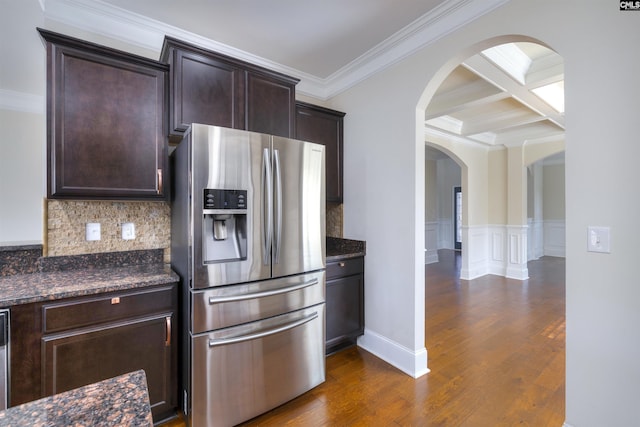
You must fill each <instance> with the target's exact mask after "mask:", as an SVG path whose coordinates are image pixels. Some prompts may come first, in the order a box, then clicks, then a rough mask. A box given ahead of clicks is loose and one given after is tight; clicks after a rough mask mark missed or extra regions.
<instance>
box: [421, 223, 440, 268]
mask: <svg viewBox="0 0 640 427" xmlns="http://www.w3.org/2000/svg"><path fill="white" fill-rule="evenodd" d="M438 231H439V223H438V221H431V222H426V223H425V224H424V263H425V264H432V263H435V262H438V242H439V238H438Z"/></svg>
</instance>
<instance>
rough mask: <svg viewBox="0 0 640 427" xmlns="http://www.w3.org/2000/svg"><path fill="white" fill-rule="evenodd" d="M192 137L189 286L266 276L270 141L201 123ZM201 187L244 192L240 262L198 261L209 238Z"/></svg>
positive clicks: (199, 286)
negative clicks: (243, 245) (244, 243)
mask: <svg viewBox="0 0 640 427" xmlns="http://www.w3.org/2000/svg"><path fill="white" fill-rule="evenodd" d="M191 133H192V137H191V143H192V165H193V166H192V184H191V198H192V204H193V211H192V215H193V229H192V230H193V252H194V257H193V264H194V266H193V270H194V275H193V287H194V288H196V289H202V288H208V287H212V286H222V285H227V284H234V283H243V282H249V281H254V280H262V279H267V278H269V277H270V276H271V265H270V259H269V254H270V249H269V247H268V246H269V244H268V238H269V236H268V235H267V233H268V232H269V230H272V228H271V227H272V226H270V224H269V221H268V219H269V213H270V212H272V210H271V204H270V199H269V197H268V196H269V194H270V192H271V187H270V186H269V182H270V181H271V180H272V177H271V173H272V170H271V163H270V158H269V157H270V144H271V137H270V136H269V135H263V134H259V133H255V132H247V131H241V130H235V129H228V128H221V127H217V126H206V125H200V124H193V125H192V129H191ZM205 189H222V190H246V191H247V209H246V230H245V232H246V236H244V234H243V236H241V237H243V238H246V240H247V254H246V258H245V259H242V260H234V261H229V262H210V261H208V260H205V259H203V252H204V251H203V248H204V245H205V244H206V242H205V241H204V240H205V239H213V236H211V233H210V232H208V231H209V230H208V229H207V230H205V228H206V227H205V224H204V217H205V211H204V209H203V208H204V200H203V199H204V190H205ZM265 212H266V213H267V214H265ZM229 238H232V237H231V236H229ZM210 252H212V251H210Z"/></svg>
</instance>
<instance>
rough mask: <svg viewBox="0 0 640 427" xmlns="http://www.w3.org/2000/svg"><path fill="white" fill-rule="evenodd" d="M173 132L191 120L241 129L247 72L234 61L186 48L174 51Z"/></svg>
mask: <svg viewBox="0 0 640 427" xmlns="http://www.w3.org/2000/svg"><path fill="white" fill-rule="evenodd" d="M170 61H171V62H170V63H171V65H172V66H171V88H170V93H171V126H172V131H171V134H172V135H174V136H181V135H182V134H183V133H184V131H186V130H187V128H188V127H189V125H191V124H192V123H201V124H205V125H216V126H224V127H229V128H236V129H242V128H243V127H244V97H243V96H242V90H243V83H244V82H243V79H244V72H243V71H242V70H241V69H240V68H238V67H237V66H235V65H233V64H229V63H227V62H224V61H221V60H219V59H216V58H215V57H213V56H205V55H201V54H197V53H193V52H189V51H186V50H183V49H178V48H174V49H172V53H171V60H170Z"/></svg>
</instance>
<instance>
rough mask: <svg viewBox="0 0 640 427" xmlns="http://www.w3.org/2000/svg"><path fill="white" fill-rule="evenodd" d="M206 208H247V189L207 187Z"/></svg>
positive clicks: (205, 194) (205, 190) (205, 193)
mask: <svg viewBox="0 0 640 427" xmlns="http://www.w3.org/2000/svg"><path fill="white" fill-rule="evenodd" d="M204 209H247V190H218V189H211V188H205V189H204Z"/></svg>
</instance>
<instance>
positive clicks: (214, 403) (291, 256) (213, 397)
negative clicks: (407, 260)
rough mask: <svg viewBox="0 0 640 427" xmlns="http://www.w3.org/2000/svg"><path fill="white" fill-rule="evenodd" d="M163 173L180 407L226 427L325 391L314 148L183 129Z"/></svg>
mask: <svg viewBox="0 0 640 427" xmlns="http://www.w3.org/2000/svg"><path fill="white" fill-rule="evenodd" d="M171 163H172V176H173V178H172V184H173V185H172V189H171V217H172V218H171V260H172V261H171V264H172V267H173V268H174V270H175V271H176V272H177V273H178V274H179V275H180V278H181V281H182V283H181V289H182V292H181V295H182V302H181V305H182V307H181V308H182V325H181V331H182V337H181V355H182V359H181V370H182V372H181V389H182V397H183V398H182V400H183V402H182V406H183V410H184V412H185V415H186V418H187V420H188V423H189V425H192V426H197V427H200V426H203V427H204V426H206V427H209V426H230V425H235V424H238V423H241V422H243V421H246V420H248V419H250V418H253V417H255V416H257V415H259V414H261V413H263V412H266V411H268V410H270V409H272V408H274V407H276V406H278V405H280V404H282V403H284V402H286V401H288V400H291V399H293V398H295V397H296V396H298V395H300V394H302V393H304V392H306V391H308V390H310V389H311V388H313V387H315V386H317V385H318V384H320V383H322V382H323V381H324V379H325V357H324V339H325V313H324V300H325V271H324V268H325V154H324V146H322V145H318V144H313V143H308V142H302V141H296V140H292V139H286V138H281V137H276V136H271V135H265V134H259V133H254V132H247V131H241V130H235V129H228V128H221V127H215V126H206V125H200V124H193V125H192V126H191V127H190V129H189V130H188V131H187V133H186V134H185V137H184V139H183V140H182V142H181V143H180V144H179V145H178V147H177V148H176V149H175V150H174V152H173V153H172V155H171Z"/></svg>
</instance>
